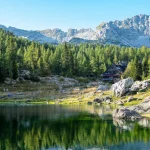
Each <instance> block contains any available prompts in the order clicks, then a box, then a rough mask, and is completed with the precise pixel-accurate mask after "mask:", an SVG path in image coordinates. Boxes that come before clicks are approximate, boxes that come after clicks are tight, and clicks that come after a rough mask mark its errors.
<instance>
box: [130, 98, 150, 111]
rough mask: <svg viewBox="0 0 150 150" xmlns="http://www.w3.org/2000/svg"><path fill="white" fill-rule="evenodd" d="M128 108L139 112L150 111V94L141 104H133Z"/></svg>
mask: <svg viewBox="0 0 150 150" xmlns="http://www.w3.org/2000/svg"><path fill="white" fill-rule="evenodd" d="M128 109H130V110H134V111H136V112H138V113H150V96H149V97H147V98H145V99H144V101H143V102H141V103H140V104H138V105H135V106H131V107H129V108H128Z"/></svg>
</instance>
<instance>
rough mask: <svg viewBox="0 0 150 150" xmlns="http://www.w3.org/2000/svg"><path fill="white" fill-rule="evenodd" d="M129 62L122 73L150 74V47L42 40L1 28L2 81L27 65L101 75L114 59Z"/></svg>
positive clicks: (42, 72)
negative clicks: (35, 39) (59, 42)
mask: <svg viewBox="0 0 150 150" xmlns="http://www.w3.org/2000/svg"><path fill="white" fill-rule="evenodd" d="M119 61H126V62H130V63H129V66H128V67H127V71H126V72H125V74H124V75H123V77H128V76H132V77H133V78H134V79H138V80H141V79H142V78H143V79H145V78H147V77H148V76H150V48H147V47H141V48H131V47H119V46H115V45H105V46H104V45H100V44H87V43H86V44H80V45H71V44H67V43H64V44H60V45H58V46H55V45H50V44H46V43H45V44H39V43H36V42H31V41H28V40H26V39H22V38H18V37H15V36H13V34H11V33H9V32H6V31H4V30H2V29H0V81H3V80H4V79H5V78H6V77H10V78H13V79H16V78H17V76H18V72H19V71H20V70H23V69H28V70H30V71H32V72H33V73H36V74H38V75H41V76H47V75H56V74H57V75H64V76H69V77H72V76H74V77H80V76H82V77H100V76H101V74H102V73H104V72H105V71H106V70H107V68H108V67H110V65H112V64H113V63H114V62H119Z"/></svg>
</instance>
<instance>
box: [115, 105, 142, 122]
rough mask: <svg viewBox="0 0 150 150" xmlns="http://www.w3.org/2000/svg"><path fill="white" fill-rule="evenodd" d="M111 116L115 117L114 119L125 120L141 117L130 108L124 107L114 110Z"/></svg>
mask: <svg viewBox="0 0 150 150" xmlns="http://www.w3.org/2000/svg"><path fill="white" fill-rule="evenodd" d="M112 116H113V118H116V119H126V120H136V119H141V118H142V116H141V115H140V114H139V113H137V112H136V111H134V110H130V109H128V108H125V107H124V108H120V109H116V110H114V112H113V114H112Z"/></svg>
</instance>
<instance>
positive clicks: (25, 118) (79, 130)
mask: <svg viewBox="0 0 150 150" xmlns="http://www.w3.org/2000/svg"><path fill="white" fill-rule="evenodd" d="M110 112H111V108H110V107H109V106H108V107H106V106H105V107H96V106H58V105H57V106H56V105H52V106H51V105H49V106H42V105H39V106H25V107H23V106H20V107H5V108H4V107H0V150H65V149H70V150H72V149H73V150H85V149H88V150H150V121H149V120H147V119H144V120H141V121H138V122H124V121H121V120H119V121H113V120H112V117H111V115H109V113H110Z"/></svg>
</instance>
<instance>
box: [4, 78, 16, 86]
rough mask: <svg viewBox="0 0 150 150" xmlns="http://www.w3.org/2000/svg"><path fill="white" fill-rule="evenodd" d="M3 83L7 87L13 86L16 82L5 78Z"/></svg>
mask: <svg viewBox="0 0 150 150" xmlns="http://www.w3.org/2000/svg"><path fill="white" fill-rule="evenodd" d="M4 83H5V84H7V85H15V84H16V80H13V79H10V78H6V79H5V81H4Z"/></svg>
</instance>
